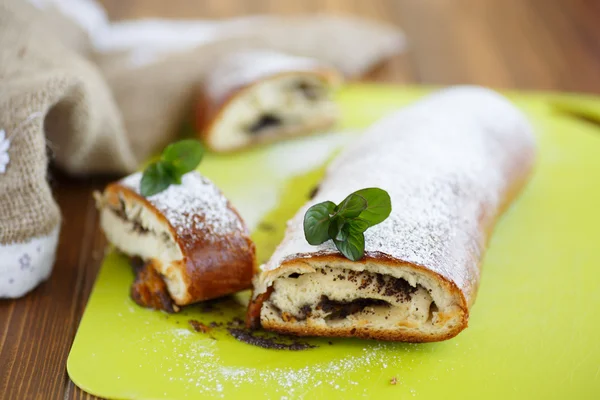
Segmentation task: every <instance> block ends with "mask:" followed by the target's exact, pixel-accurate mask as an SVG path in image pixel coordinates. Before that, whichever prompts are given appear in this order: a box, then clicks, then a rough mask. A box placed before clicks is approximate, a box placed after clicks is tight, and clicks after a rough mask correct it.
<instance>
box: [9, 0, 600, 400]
mask: <svg viewBox="0 0 600 400" xmlns="http://www.w3.org/2000/svg"><path fill="white" fill-rule="evenodd" d="M101 3H103V4H104V5H105V6H106V8H107V10H108V13H109V15H110V17H111V18H112V19H115V20H116V19H128V18H141V17H166V18H225V17H230V16H236V15H244V14H251V13H280V14H293V13H302V12H324V11H330V12H344V13H349V14H356V15H360V16H363V17H367V18H373V19H376V20H381V21H386V22H388V23H392V24H396V25H398V26H400V27H402V28H403V29H404V30H405V32H406V34H407V36H408V38H409V40H410V49H409V51H408V52H407V53H406V54H404V55H402V56H398V57H396V58H394V59H393V60H390V61H389V62H386V63H385V64H384V65H382V66H380V67H378V68H377V69H376V70H375V71H373V72H372V73H370V74H369V75H368V76H367V77H366V79H370V80H378V81H385V82H400V83H434V84H456V83H472V84H479V85H486V86H492V87H499V88H518V89H536V90H562V91H581V92H591V93H600V23H599V21H600V1H596V0H454V1H451V0H303V1H293V0H289V1H288V0H254V1H248V0H170V1H164V0H129V1H128V0H101ZM52 175H53V177H52V181H53V186H54V191H55V195H56V198H57V199H58V202H59V204H60V206H61V209H62V212H63V220H64V221H63V226H62V232H61V237H60V245H59V249H58V256H57V260H56V265H55V267H54V272H53V274H52V277H51V278H50V279H49V280H48V281H47V282H45V283H43V284H42V285H41V286H40V287H38V288H37V289H36V290H35V291H33V292H32V293H30V294H29V295H28V296H26V297H25V298H23V299H20V300H15V301H8V300H0V398H4V399H55V398H56V399H58V398H60V399H63V398H64V399H72V398H91V397H93V396H90V395H87V394H86V393H84V392H82V391H81V390H79V389H78V388H76V387H75V386H74V385H73V383H72V382H71V381H70V379H69V377H68V375H67V371H66V368H65V365H66V360H67V356H68V353H69V349H70V347H71V343H72V341H73V338H74V335H75V332H76V330H77V326H78V324H79V321H80V318H81V315H82V313H83V310H84V308H85V304H86V302H87V300H88V297H89V295H90V290H91V288H92V285H93V283H94V279H95V277H96V273H97V272H98V268H99V266H100V263H101V260H102V255H103V251H104V247H105V241H104V239H103V237H102V235H101V233H100V232H99V230H98V221H97V215H96V211H95V209H94V204H93V201H92V198H91V192H92V190H94V189H98V188H101V187H103V185H104V184H105V183H106V180H102V179H93V180H73V179H68V178H66V177H62V176H60V174H58V173H57V172H53V174H52Z"/></svg>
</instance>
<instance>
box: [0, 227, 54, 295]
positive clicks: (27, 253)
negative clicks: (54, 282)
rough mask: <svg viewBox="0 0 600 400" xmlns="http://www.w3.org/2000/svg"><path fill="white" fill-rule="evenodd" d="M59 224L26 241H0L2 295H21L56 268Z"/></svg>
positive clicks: (0, 293)
mask: <svg viewBox="0 0 600 400" xmlns="http://www.w3.org/2000/svg"><path fill="white" fill-rule="evenodd" d="M58 232H59V227H56V228H54V230H53V231H52V232H50V234H49V235H46V236H41V237H35V238H32V239H30V240H28V241H26V242H24V243H9V244H4V245H2V244H0V254H2V257H0V298H7V297H8V298H14V297H21V296H23V295H24V294H26V293H27V292H29V291H30V290H32V289H33V288H35V287H36V286H37V285H38V284H39V283H40V282H42V281H44V280H46V279H47V278H48V276H50V273H51V272H52V266H53V265H54V259H55V256H56V245H57V243H58Z"/></svg>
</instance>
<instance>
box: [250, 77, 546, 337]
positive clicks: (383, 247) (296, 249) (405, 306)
mask: <svg viewBox="0 0 600 400" xmlns="http://www.w3.org/2000/svg"><path fill="white" fill-rule="evenodd" d="M534 158H535V142H534V139H533V134H532V130H531V128H530V126H529V124H528V122H527V120H526V119H525V117H524V116H523V115H522V114H521V113H520V112H519V111H518V110H517V109H516V108H515V107H514V106H513V105H512V104H510V103H509V102H508V101H507V100H506V99H504V98H503V97H501V96H500V95H498V94H497V93H494V92H492V91H490V90H486V89H482V88H476V87H459V88H453V89H448V90H445V91H442V92H440V93H437V94H434V95H432V96H430V97H428V98H426V99H424V100H422V101H420V102H418V103H416V104H414V105H412V106H410V107H407V108H405V109H403V110H401V111H399V112H397V113H394V114H392V115H390V116H388V117H386V118H384V119H383V120H381V121H379V122H378V123H376V124H375V125H373V126H372V127H371V128H369V129H368V130H367V132H366V133H365V134H364V135H363V136H362V137H361V138H360V139H359V140H357V142H355V143H353V145H352V146H350V147H349V148H348V149H346V150H345V151H344V152H343V153H342V154H341V155H340V156H339V157H338V158H336V160H334V162H333V163H332V164H331V165H330V167H329V169H328V171H327V174H326V176H325V179H324V180H323V182H321V184H320V186H319V191H318V193H317V195H316V196H315V198H313V199H312V200H311V201H309V202H308V204H306V205H305V207H303V208H302V209H301V210H300V211H299V212H298V213H297V215H296V216H295V217H294V218H293V219H292V220H291V221H290V222H289V223H288V229H287V231H286V235H285V238H284V240H283V242H282V243H281V244H280V246H279V247H278V248H277V249H276V251H275V253H274V255H273V256H272V258H271V259H270V260H269V262H268V263H267V264H265V265H263V266H262V267H261V271H260V273H259V274H258V275H257V276H256V277H255V280H254V294H253V298H252V301H251V303H250V305H249V310H248V322H249V324H250V325H252V326H262V327H263V328H265V329H267V330H273V331H278V332H284V333H290V334H296V335H309V336H343V337H350V336H351V337H361V338H368V339H380V340H394V341H407V342H429V341H439V340H445V339H449V338H451V337H454V336H455V335H457V334H458V333H459V332H460V331H462V330H463V329H464V328H466V326H467V323H468V319H469V312H470V309H471V307H472V305H473V303H474V300H475V296H476V293H477V288H478V286H479V281H480V275H481V270H480V266H481V262H482V259H483V256H484V253H485V250H486V246H487V242H488V239H489V236H490V234H491V232H492V230H493V227H494V225H495V223H496V221H497V219H498V218H499V217H500V215H501V213H502V212H503V210H504V209H505V208H506V207H507V206H508V205H509V204H510V203H511V202H512V200H513V199H514V198H515V196H516V195H517V194H518V192H519V191H520V190H521V188H522V187H523V186H524V184H525V183H526V181H527V179H528V177H529V175H530V173H531V170H532V166H533V162H534ZM365 187H379V188H381V189H384V190H386V191H387V192H388V193H389V194H390V198H391V201H392V212H391V214H390V216H389V217H388V219H386V220H385V221H384V222H382V223H381V224H379V225H376V226H374V227H371V228H370V229H368V230H367V231H366V232H365V256H364V258H363V259H361V260H359V261H350V260H348V259H346V258H344V257H343V256H342V255H341V254H340V253H339V252H338V251H337V249H336V248H335V247H334V245H333V244H332V243H331V241H329V242H326V243H324V244H322V245H319V246H311V245H309V244H308V243H307V242H306V240H305V238H304V232H303V217H304V214H305V212H306V210H307V209H308V208H309V207H310V206H312V205H314V204H316V203H320V202H323V201H328V200H329V201H333V202H335V203H336V204H338V203H339V202H340V201H341V200H343V199H344V198H345V197H346V196H347V195H348V194H350V193H352V192H354V191H356V190H359V189H363V188H365Z"/></svg>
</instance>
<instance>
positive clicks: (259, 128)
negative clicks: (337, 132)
mask: <svg viewBox="0 0 600 400" xmlns="http://www.w3.org/2000/svg"><path fill="white" fill-rule="evenodd" d="M340 81H341V76H340V75H339V74H338V72H337V71H336V70H335V69H333V68H330V67H327V66H325V65H323V64H321V63H319V62H318V61H317V60H313V59H310V58H303V57H296V56H291V55H287V54H283V53H278V52H272V51H266V50H248V51H244V52H237V53H232V54H230V55H228V56H226V57H224V58H221V59H219V60H218V61H217V62H215V64H214V68H213V69H212V71H211V72H210V73H209V74H208V75H207V77H206V78H205V81H204V85H203V88H202V96H201V103H200V106H199V108H198V117H197V119H198V129H199V132H200V134H201V136H202V137H203V139H204V141H205V143H206V144H207V146H208V147H210V148H211V149H212V150H214V151H223V152H224V151H232V150H237V149H241V148H243V147H247V146H250V145H253V144H256V143H261V142H268V141H275V140H280V139H285V138H288V137H290V136H296V135H303V134H308V133H311V132H314V131H315V130H320V129H325V128H328V127H330V126H332V125H333V124H334V123H335V122H336V120H337V117H338V109H337V106H336V104H335V102H334V101H333V99H332V92H333V89H334V88H335V87H336V86H337V85H338V84H339V82H340Z"/></svg>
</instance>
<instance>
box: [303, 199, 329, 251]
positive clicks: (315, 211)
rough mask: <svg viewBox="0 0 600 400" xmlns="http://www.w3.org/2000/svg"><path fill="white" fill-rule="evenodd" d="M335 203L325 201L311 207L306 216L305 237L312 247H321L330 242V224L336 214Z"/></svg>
mask: <svg viewBox="0 0 600 400" xmlns="http://www.w3.org/2000/svg"><path fill="white" fill-rule="evenodd" d="M334 210H335V203H333V202H331V201H325V202H323V203H319V204H315V205H314V206H312V207H310V208H309V209H308V210H307V211H306V214H304V237H305V238H306V241H307V242H308V243H310V244H311V245H313V246H315V245H319V244H321V243H325V242H326V241H328V240H329V224H330V223H331V214H333V213H334Z"/></svg>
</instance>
